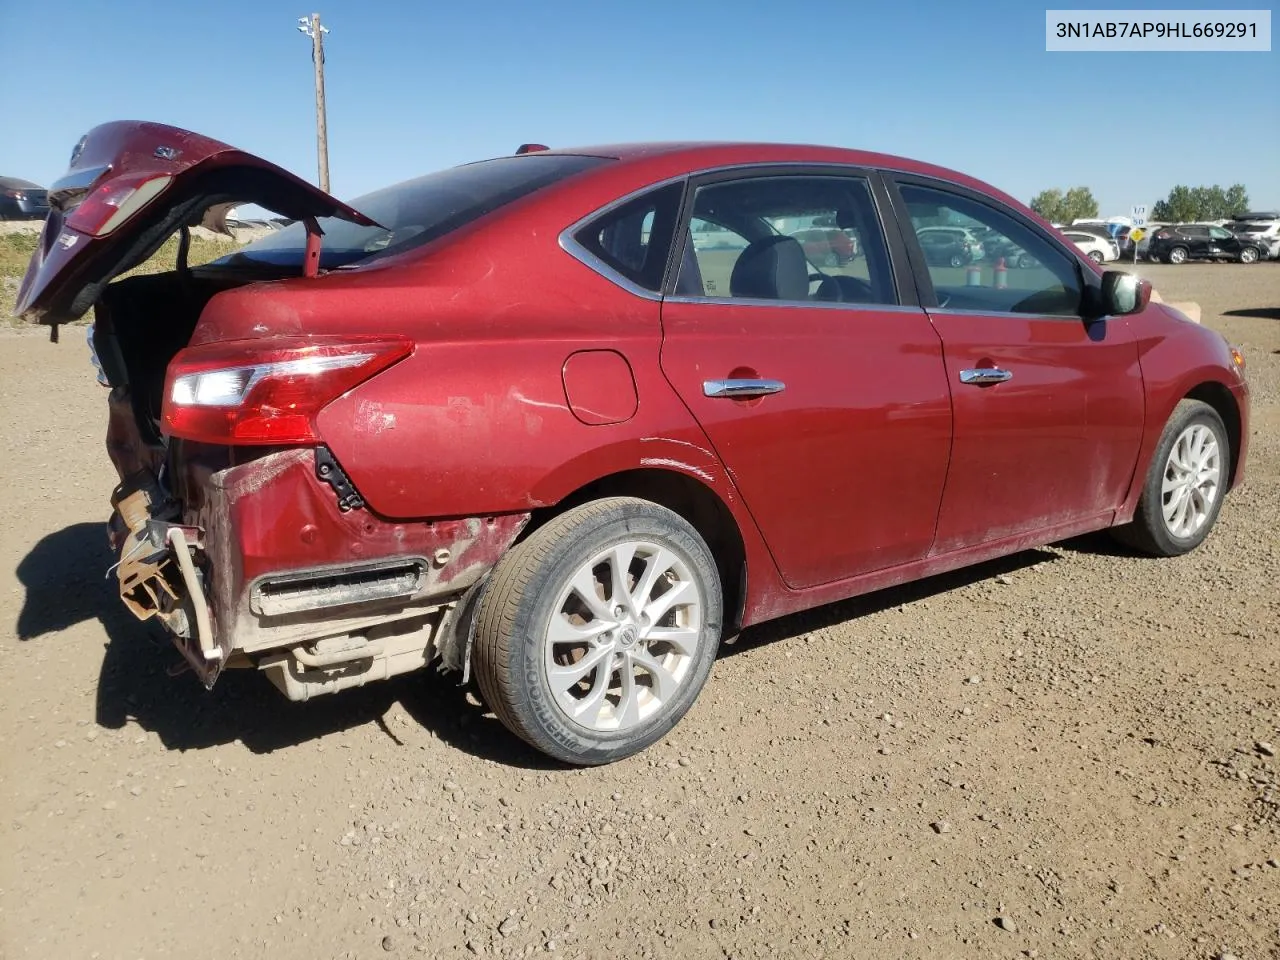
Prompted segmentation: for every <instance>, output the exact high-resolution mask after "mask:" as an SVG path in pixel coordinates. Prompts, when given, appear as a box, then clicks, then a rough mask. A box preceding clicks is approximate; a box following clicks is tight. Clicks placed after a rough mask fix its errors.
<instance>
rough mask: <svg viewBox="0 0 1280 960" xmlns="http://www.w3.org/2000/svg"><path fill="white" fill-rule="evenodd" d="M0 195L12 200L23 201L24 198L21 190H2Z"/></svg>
mask: <svg viewBox="0 0 1280 960" xmlns="http://www.w3.org/2000/svg"><path fill="white" fill-rule="evenodd" d="M0 194H3V195H4V196H6V197H8V198H9V199H10V200H21V199H22V198H23V196H24V194H23V192H22V191H21V190H0Z"/></svg>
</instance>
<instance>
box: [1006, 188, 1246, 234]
mask: <svg viewBox="0 0 1280 960" xmlns="http://www.w3.org/2000/svg"><path fill="white" fill-rule="evenodd" d="M1031 209H1032V210H1034V211H1035V212H1036V213H1038V214H1040V216H1042V217H1044V218H1045V219H1046V220H1048V221H1049V222H1050V223H1061V224H1070V223H1071V222H1072V221H1073V220H1091V219H1094V218H1096V217H1097V216H1098V201H1097V200H1095V199H1094V196H1093V191H1092V190H1090V189H1089V188H1088V187H1071V188H1070V189H1069V190H1066V191H1063V190H1058V189H1056V188H1055V189H1050V190H1041V191H1040V192H1039V193H1037V194H1036V195H1035V196H1034V197H1032V198H1031ZM1248 209H1249V193H1248V191H1247V190H1245V188H1244V184H1242V183H1234V184H1232V185H1231V186H1229V187H1227V189H1225V190H1224V189H1222V187H1220V186H1218V185H1217V184H1214V185H1213V186H1211V187H1187V186H1183V185H1182V184H1179V185H1178V186H1176V187H1174V188H1173V189H1172V190H1170V191H1169V195H1168V196H1167V197H1165V198H1164V199H1163V200H1159V201H1157V202H1156V204H1155V206H1153V207H1152V208H1151V213H1150V215H1149V218H1148V219H1151V220H1155V221H1158V222H1161V223H1187V222H1190V221H1195V220H1225V219H1227V218H1229V217H1234V216H1238V215H1239V214H1242V213H1244V212H1245V211H1247V210H1248Z"/></svg>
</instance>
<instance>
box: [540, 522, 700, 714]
mask: <svg viewBox="0 0 1280 960" xmlns="http://www.w3.org/2000/svg"><path fill="white" fill-rule="evenodd" d="M703 607H704V600H703V597H702V593H701V589H700V587H699V585H698V582H697V580H696V579H695V578H694V577H693V575H692V572H691V571H690V569H689V566H688V564H687V563H686V562H685V561H684V560H683V559H681V558H680V557H679V556H678V555H677V554H676V553H674V552H672V551H671V550H669V549H667V548H666V547H663V546H660V545H658V544H656V543H651V542H646V541H627V542H623V543H619V544H616V545H614V546H612V547H609V548H608V549H607V550H604V551H602V552H601V553H599V554H597V555H596V556H595V557H593V558H592V559H591V560H589V561H588V562H587V563H585V564H583V565H582V566H581V567H579V568H578V570H577V571H576V572H575V573H574V575H573V577H572V578H571V579H570V581H569V583H568V585H567V586H566V587H565V588H564V590H563V591H562V592H561V594H560V597H559V598H558V600H557V602H556V604H555V606H554V607H553V611H554V612H553V613H552V615H551V620H550V623H549V624H548V626H547V630H546V634H545V637H544V639H543V670H544V671H545V674H546V679H547V684H548V686H549V687H550V689H551V693H552V696H553V699H554V702H555V704H556V707H557V708H558V709H559V710H560V712H561V713H562V714H564V716H565V717H566V718H567V719H569V720H571V721H573V722H574V723H576V724H579V725H581V726H583V727H586V728H588V729H590V730H594V731H622V730H627V729H629V728H632V727H635V726H637V725H639V724H641V723H644V722H645V721H646V720H649V719H650V718H652V717H653V716H655V715H656V714H657V713H659V712H660V711H661V710H662V708H663V706H664V705H665V704H667V703H669V702H670V701H671V700H672V698H673V697H674V696H675V694H676V693H677V691H679V690H680V689H681V687H682V686H683V684H684V683H685V682H686V681H687V680H688V679H689V677H690V674H691V672H692V670H693V666H694V657H695V653H696V650H697V647H698V644H699V642H700V636H701V632H702V612H703Z"/></svg>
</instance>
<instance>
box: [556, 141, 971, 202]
mask: <svg viewBox="0 0 1280 960" xmlns="http://www.w3.org/2000/svg"><path fill="white" fill-rule="evenodd" d="M538 152H539V153H543V154H546V153H552V154H565V155H578V156H593V157H608V158H611V159H614V160H619V161H621V162H623V163H641V162H644V161H661V165H662V166H671V167H682V168H684V169H685V170H686V172H692V171H696V170H708V169H715V168H717V167H725V166H739V165H749V164H756V163H759V164H771V163H790V164H797V165H804V164H822V163H838V164H843V165H847V166H859V167H869V168H875V169H890V170H897V171H901V172H903V173H918V174H922V175H924V176H934V177H941V178H943V179H946V180H952V181H954V182H957V183H965V184H968V185H971V186H975V187H979V188H981V189H982V190H984V191H990V190H992V189H993V188H992V187H991V186H990V185H989V184H985V183H982V182H981V181H978V180H976V179H974V178H972V177H970V176H968V175H967V174H964V173H961V172H959V171H957V170H950V169H947V168H946V167H941V166H938V165H936V164H931V163H925V162H922V161H919V160H913V159H911V158H909V157H902V156H896V155H894V154H888V153H878V152H875V151H871V150H856V149H852V148H848V147H831V146H823V145H820V144H812V143H781V142H770V141H729V140H724V141H718V140H690V141H653V142H644V143H612V144H598V145H595V146H580V147H556V148H552V149H550V150H546V151H538Z"/></svg>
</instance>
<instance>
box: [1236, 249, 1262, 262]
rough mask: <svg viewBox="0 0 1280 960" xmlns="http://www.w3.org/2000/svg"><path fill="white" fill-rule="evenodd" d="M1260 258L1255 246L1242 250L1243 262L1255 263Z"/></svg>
mask: <svg viewBox="0 0 1280 960" xmlns="http://www.w3.org/2000/svg"><path fill="white" fill-rule="evenodd" d="M1257 259H1258V251H1257V250H1255V249H1254V248H1253V247H1245V248H1244V249H1243V250H1241V251H1240V262H1241V263H1255V262H1256V261H1257Z"/></svg>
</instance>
